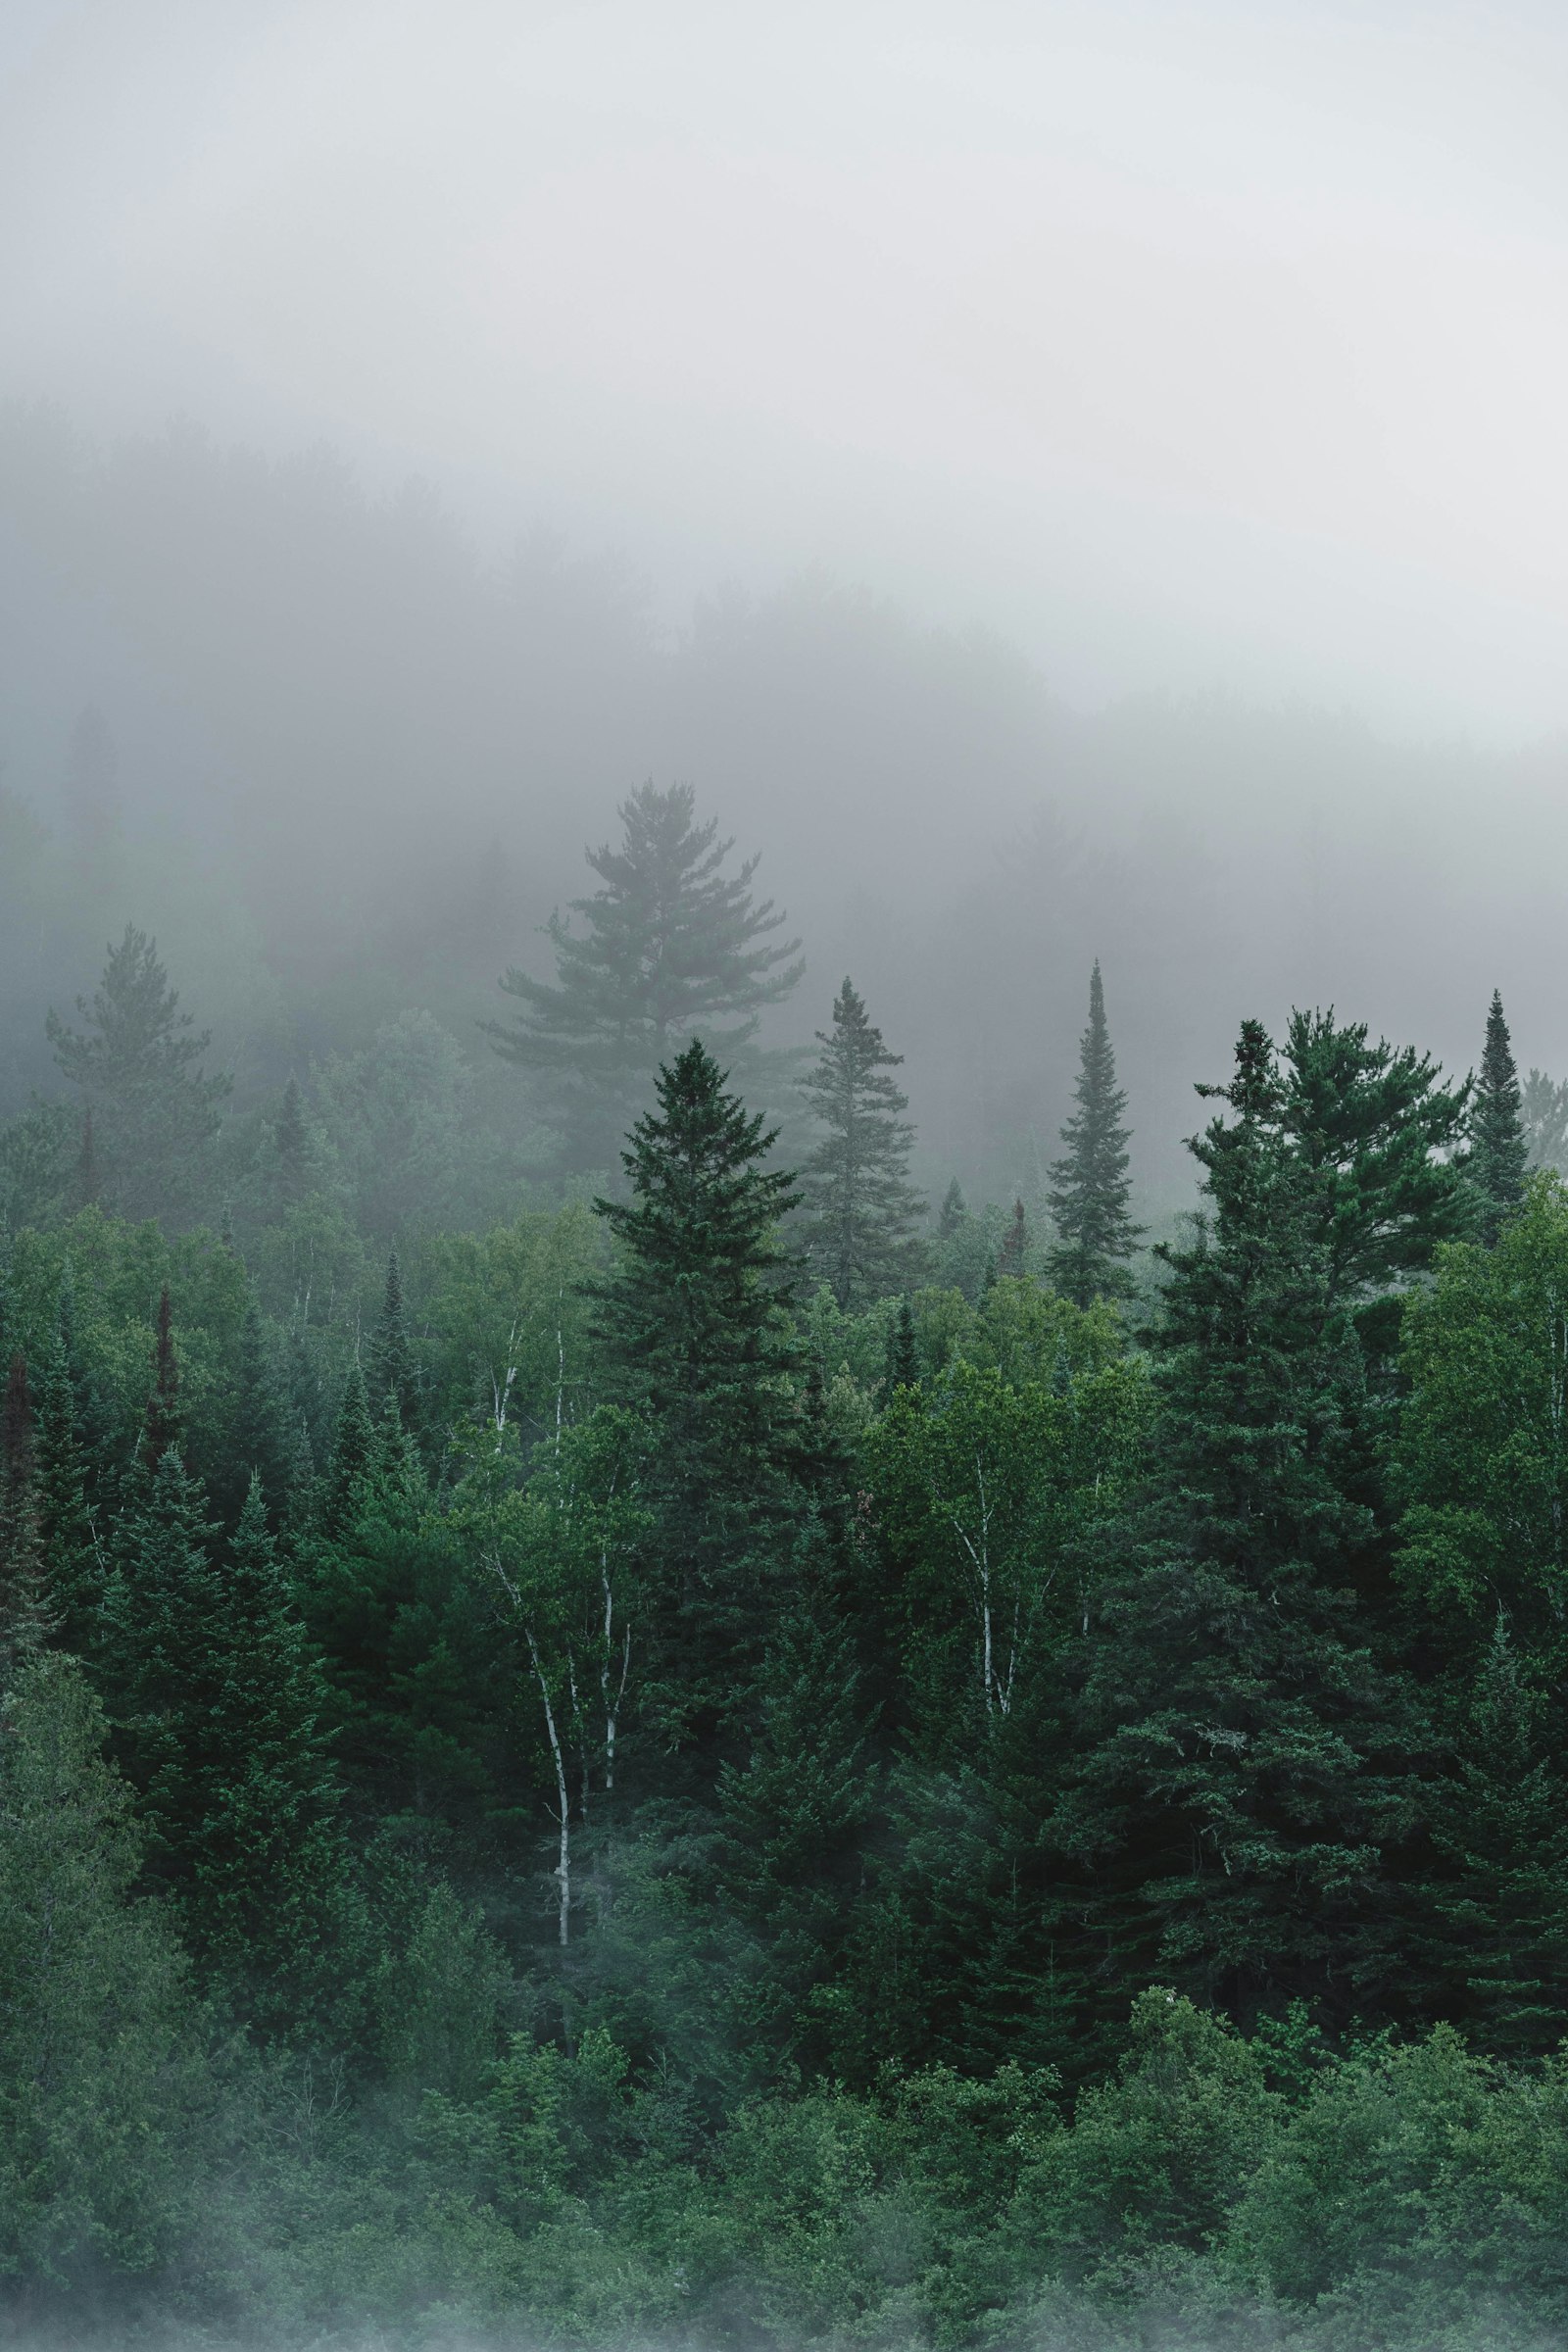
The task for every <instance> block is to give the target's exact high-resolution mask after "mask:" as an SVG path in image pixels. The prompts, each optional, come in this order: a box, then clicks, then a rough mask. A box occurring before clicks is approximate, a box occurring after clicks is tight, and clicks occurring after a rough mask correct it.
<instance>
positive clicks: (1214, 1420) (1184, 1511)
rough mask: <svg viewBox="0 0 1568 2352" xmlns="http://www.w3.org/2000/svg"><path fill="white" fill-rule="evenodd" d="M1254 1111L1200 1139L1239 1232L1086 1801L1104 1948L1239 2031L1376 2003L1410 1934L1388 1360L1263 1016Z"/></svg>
mask: <svg viewBox="0 0 1568 2352" xmlns="http://www.w3.org/2000/svg"><path fill="white" fill-rule="evenodd" d="M1203 1091H1204V1092H1207V1093H1210V1094H1213V1093H1218V1094H1219V1095H1220V1097H1221V1100H1222V1101H1223V1103H1224V1104H1225V1106H1226V1109H1227V1110H1228V1111H1229V1112H1230V1113H1231V1114H1232V1116H1230V1117H1229V1118H1227V1117H1225V1116H1224V1115H1223V1114H1221V1115H1220V1116H1218V1117H1216V1118H1215V1119H1214V1120H1213V1121H1212V1122H1211V1124H1210V1125H1209V1126H1208V1128H1207V1129H1206V1130H1205V1131H1204V1133H1203V1134H1202V1135H1201V1136H1200V1137H1199V1138H1197V1139H1195V1142H1194V1144H1193V1150H1194V1151H1195V1152H1196V1154H1197V1156H1198V1158H1199V1160H1200V1161H1201V1164H1202V1167H1203V1170H1204V1182H1205V1190H1206V1193H1207V1195H1208V1201H1209V1206H1210V1214H1211V1220H1212V1222H1211V1225H1210V1227H1209V1228H1208V1229H1207V1230H1201V1232H1200V1236H1199V1239H1198V1240H1197V1242H1196V1243H1195V1244H1194V1245H1193V1246H1192V1247H1190V1248H1187V1249H1183V1250H1168V1251H1165V1252H1163V1253H1162V1254H1164V1255H1165V1258H1166V1262H1167V1263H1168V1264H1169V1266H1170V1269H1171V1281H1170V1285H1169V1288H1168V1290H1167V1293H1166V1302H1165V1303H1166V1319H1165V1324H1164V1327H1163V1331H1162V1333H1161V1334H1160V1345H1159V1352H1158V1368H1157V1379H1158V1385H1159V1394H1160V1402H1161V1408H1162V1409H1161V1413H1160V1418H1159V1421H1158V1423H1157V1426H1156V1433H1155V1438H1156V1443H1155V1445H1154V1446H1153V1447H1152V1460H1153V1467H1152V1474H1151V1478H1150V1481H1149V1483H1148V1487H1147V1489H1146V1492H1145V1494H1144V1495H1143V1497H1142V1498H1141V1500H1140V1501H1139V1503H1138V1504H1137V1505H1136V1506H1135V1507H1134V1508H1133V1509H1132V1510H1130V1511H1129V1512H1128V1513H1127V1514H1126V1515H1124V1517H1123V1518H1122V1519H1121V1520H1120V1521H1119V1522H1117V1523H1113V1524H1112V1525H1111V1526H1110V1528H1109V1529H1108V1531H1107V1532H1106V1535H1105V1537H1104V1542H1103V1557H1104V1565H1105V1582H1104V1584H1103V1588H1102V1597H1101V1600H1100V1604H1099V1607H1098V1610H1097V1613H1096V1617H1095V1621H1094V1623H1093V1625H1092V1627H1091V1634H1090V1639H1089V1641H1088V1642H1086V1644H1085V1666H1084V1680H1083V1684H1082V1689H1081V1699H1080V1707H1081V1712H1080V1715H1079V1718H1078V1735H1079V1740H1080V1742H1081V1751H1082V1760H1081V1762H1080V1764H1079V1765H1078V1767H1077V1768H1076V1771H1075V1773H1074V1776H1073V1779H1074V1784H1075V1785H1074V1787H1073V1789H1072V1792H1071V1795H1070V1797H1069V1799H1068V1802H1067V1804H1066V1806H1065V1807H1064V1810H1063V1827H1064V1829H1065V1831H1066V1840H1067V1843H1068V1845H1069V1847H1070V1848H1071V1849H1072V1850H1074V1851H1075V1852H1076V1853H1077V1855H1078V1856H1079V1858H1080V1860H1081V1861H1082V1863H1083V1864H1084V1865H1085V1866H1086V1869H1087V1875H1088V1885H1087V1887H1086V1888H1085V1890H1084V1895H1083V1897H1082V1901H1083V1911H1082V1916H1083V1917H1084V1918H1086V1919H1087V1920H1089V1921H1092V1922H1093V1923H1094V1924H1093V1926H1092V1928H1091V1931H1090V1943H1091V1946H1092V1947H1093V1948H1095V1949H1097V1950H1098V1951H1099V1952H1100V1953H1101V1954H1102V1955H1106V1954H1114V1955H1115V1960H1116V1965H1117V1967H1118V1969H1119V1970H1120V1971H1121V1972H1122V1973H1123V1976H1124V1979H1125V1977H1127V1976H1131V1977H1135V1978H1136V1977H1139V1976H1148V1975H1151V1974H1160V1975H1164V1976H1166V1977H1167V1978H1168V1979H1169V1980H1170V1981H1174V1982H1177V1983H1179V1984H1180V1985H1182V1986H1183V1987H1184V1988H1187V1989H1190V1990H1191V1991H1192V1992H1193V1994H1194V1997H1195V1998H1197V1997H1201V1999H1203V2000H1204V2001H1205V2002H1209V2003H1214V2002H1219V2003H1224V2004H1226V2005H1228V2006H1230V2007H1231V2008H1232V2009H1233V2010H1235V2011H1236V2012H1237V2013H1238V2014H1239V2015H1243V2016H1246V2015H1250V2014H1251V2013H1252V2012H1253V2011H1254V2010H1255V2009H1256V2007H1258V2006H1259V2005H1263V2006H1273V2005H1275V2004H1277V2003H1280V2002H1282V2001H1283V2000H1285V1999H1286V1998H1288V1997H1290V1996H1292V1995H1295V1994H1299V1995H1302V1996H1304V1997H1307V1998H1313V1997H1321V1998H1332V1999H1334V2000H1336V2001H1337V2002H1338V2003H1339V2004H1340V2005H1341V2007H1342V2009H1343V2008H1345V2007H1348V2006H1350V2005H1354V2004H1355V2003H1357V2002H1372V2003H1375V2001H1376V2000H1377V1998H1378V1996H1379V1994H1380V1993H1381V1992H1382V1991H1383V1990H1384V1989H1385V1987H1386V1985H1387V1981H1388V1976H1389V1974H1390V1973H1391V1970H1392V1966H1393V1962H1394V1959H1395V1957H1396V1950H1397V1934H1398V1929H1397V1922H1396V1920H1395V1918H1394V1914H1393V1906H1392V1904H1391V1902H1390V1898H1389V1888H1388V1886H1387V1884H1386V1883H1385V1881H1384V1870H1383V1859H1382V1857H1383V1850H1384V1848H1385V1846H1386V1844H1387V1843H1388V1841H1389V1840H1391V1839H1394V1838H1397V1837H1398V1836H1399V1835H1400V1834H1401V1831H1402V1829H1403V1827H1404V1826H1405V1823H1406V1819H1407V1815H1408V1812H1409V1805H1410V1797H1409V1786H1410V1785H1409V1783H1408V1781H1407V1780H1406V1779H1405V1777H1404V1754H1405V1740H1406V1739H1407V1736H1408V1732H1407V1705H1406V1701H1405V1698H1404V1695H1403V1693H1402V1691H1401V1690H1400V1689H1399V1688H1398V1687H1397V1685H1392V1684H1390V1682H1389V1681H1388V1680H1387V1679H1386V1678H1385V1676H1384V1675H1383V1673H1382V1672H1381V1671H1380V1669H1379V1667H1378V1665H1377V1663H1376V1662H1375V1660H1374V1658H1373V1656H1372V1655H1371V1652H1370V1649H1369V1646H1368V1643H1367V1639H1366V1637H1365V1635H1364V1634H1363V1633H1362V1632H1361V1630H1360V1628H1359V1625H1358V1618H1357V1610H1356V1603H1355V1600H1354V1597H1353V1590H1352V1588H1353V1584H1354V1579H1355V1567H1356V1559H1357V1554H1358V1551H1359V1549H1360V1548H1361V1547H1362V1546H1364V1545H1365V1544H1366V1543H1367V1542H1368V1541H1369V1539H1370V1536H1371V1533H1372V1529H1371V1522H1370V1515H1369V1514H1368V1513H1367V1512H1366V1511H1365V1510H1364V1509H1363V1508H1362V1507H1361V1506H1360V1505H1359V1504H1358V1503H1357V1502H1356V1501H1355V1500H1354V1499H1353V1498H1352V1496H1351V1495H1350V1494H1349V1493H1348V1487H1349V1486H1351V1485H1353V1482H1354V1475H1355V1461H1356V1447H1355V1442H1354V1441H1355V1425H1356V1413H1357V1398H1358V1394H1359V1384H1360V1381H1361V1356H1360V1350H1359V1348H1357V1346H1356V1345H1355V1342H1354V1339H1353V1335H1352V1334H1351V1332H1350V1330H1349V1327H1348V1322H1347V1320H1346V1318H1345V1316H1344V1314H1343V1313H1337V1312H1336V1311H1335V1310H1334V1309H1333V1307H1332V1304H1331V1299H1330V1285H1329V1269H1328V1263H1327V1253H1326V1251H1325V1250H1324V1249H1323V1248H1322V1246H1321V1244H1320V1243H1315V1242H1314V1239H1313V1235H1312V1211H1313V1205H1314V1201H1313V1192H1312V1185H1311V1179H1310V1176H1309V1174H1308V1172H1307V1170H1306V1169H1305V1168H1304V1166H1303V1164H1302V1161H1301V1158H1300V1155H1299V1153H1298V1152H1296V1150H1295V1149H1294V1147H1293V1145H1292V1142H1291V1139H1290V1137H1289V1136H1288V1134H1287V1133H1286V1132H1285V1130H1284V1125H1283V1112H1284V1092H1283V1089H1282V1086H1281V1083H1280V1079H1279V1074H1278V1071H1277V1067H1276V1063H1275V1056H1274V1053H1273V1049H1272V1047H1271V1045H1270V1043H1269V1040H1268V1038H1267V1036H1266V1035H1265V1034H1264V1032H1263V1030H1262V1028H1261V1027H1260V1026H1259V1024H1258V1023H1256V1022H1255V1021H1249V1022H1247V1023H1245V1024H1244V1026H1243V1029H1242V1034H1241V1040H1240V1043H1239V1045H1238V1048H1237V1055H1236V1073H1235V1077H1234V1079H1233V1081H1232V1083H1231V1085H1230V1086H1229V1087H1227V1088H1225V1089H1222V1090H1220V1089H1205V1090H1203Z"/></svg>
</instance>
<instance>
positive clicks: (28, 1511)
mask: <svg viewBox="0 0 1568 2352" xmlns="http://www.w3.org/2000/svg"><path fill="white" fill-rule="evenodd" d="M50 1625H51V1612H50V1607H49V1592H48V1579H47V1574H46V1569H45V1562H44V1550H43V1531H42V1528H41V1525H40V1519H39V1510H38V1479H37V1468H36V1463H35V1460H34V1450H33V1426H32V1401H31V1398H30V1397H29V1396H28V1393H27V1364H26V1358H25V1356H23V1355H22V1354H20V1353H18V1354H17V1355H14V1356H13V1357H12V1359H11V1370H10V1374H9V1376H8V1378H7V1380H6V1387H5V1396H4V1400H3V1401H0V1686H3V1685H4V1684H5V1683H6V1682H8V1681H9V1680H10V1679H11V1678H12V1676H14V1674H15V1673H16V1671H17V1669H18V1666H19V1665H20V1664H21V1663H22V1661H23V1660H25V1658H27V1657H28V1656H30V1654H31V1653H32V1652H33V1651H34V1650H36V1649H37V1647H38V1646H39V1644H40V1643H41V1642H42V1641H43V1640H44V1637H45V1635H46V1634H47V1633H48V1631H49V1630H50Z"/></svg>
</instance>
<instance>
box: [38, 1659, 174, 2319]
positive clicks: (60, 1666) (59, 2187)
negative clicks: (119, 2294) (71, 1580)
mask: <svg viewBox="0 0 1568 2352" xmlns="http://www.w3.org/2000/svg"><path fill="white" fill-rule="evenodd" d="M104 1728H105V1727H104V1719H103V1712H102V1709H101V1708H100V1706H99V1703H98V1700H97V1699H96V1697H95V1696H94V1694H93V1692H92V1690H91V1688H90V1687H89V1685H88V1683H87V1681H86V1678H85V1676H84V1675H83V1673H82V1671H81V1668H80V1666H79V1665H78V1664H77V1662H76V1660H75V1659H73V1658H69V1657H63V1656H60V1655H58V1654H53V1653H51V1652H48V1651H44V1652H41V1653H39V1654H37V1655H35V1656H34V1657H32V1658H31V1659H29V1660H28V1662H27V1663H26V1665H25V1667H24V1668H23V1670H22V1671H21V1672H20V1673H19V1675H18V1676H17V1678H16V1681H15V1683H14V1685H13V1687H12V1689H11V1690H10V1691H9V1692H8V1693H7V1694H6V1697H5V1701H4V1711H3V1715H0V2082H3V2083H4V2085H5V2095H4V2097H3V2098H0V2180H4V2181H5V2184H6V2190H5V2195H4V2197H3V2198H0V2272H3V2273H4V2275H5V2277H6V2278H7V2280H8V2284H10V2286H11V2287H12V2290H13V2292H15V2290H16V2289H17V2287H19V2286H20V2287H21V2289H22V2294H23V2297H24V2298H27V2299H30V2296H29V2288H28V2282H29V2280H31V2281H47V2282H49V2283H50V2284H52V2285H54V2286H56V2287H57V2288H58V2287H60V2286H62V2285H65V2284H66V2282H67V2281H73V2282H76V2283H77V2291H78V2293H79V2291H80V2285H79V2282H80V2281H82V2280H83V2279H91V2280H99V2279H104V2278H113V2277H114V2276H115V2273H116V2272H117V2271H119V2272H120V2273H121V2275H122V2276H123V2275H124V2274H125V2273H127V2272H128V2273H130V2274H131V2275H134V2274H135V2273H136V2272H137V2271H138V2270H141V2269H143V2268H144V2267H145V2266H146V2264H147V2263H148V2260H149V2258H150V2256H151V2255H152V2254H154V2253H155V2251H156V2250H157V2249H158V2248H159V2247H160V2245H162V2244H167V2243H168V2242H169V2238H170V2234H171V2226H172V2223H173V2222H174V2221H175V2220H176V2219H177V2218H178V2217H180V2215H181V2213H182V2210H184V2209H186V2207H187V2199H188V2183H189V2181H190V2180H191V2178H192V2177H193V2175H194V2174H195V2173H196V2172H197V2171H198V2170H199V2168H200V2165H201V2156H200V2154H199V2152H198V2151H199V2148H200V2145H201V2141H200V2136H199V2134H200V2122H199V2118H200V2116H201V2112H202V2108H203V2105H204V2104H206V2105H208V2107H209V2110H210V2100H211V2082H210V2081H209V2080H204V2069H203V2056H202V2034H201V2021H200V2020H199V2019H198V2018H197V2016H196V2014H195V2010H194V2004H193V2003H192V2001H191V1999H190V1993H189V1985H188V1974H189V1972H188V1966H187V1963H186V1961H185V1959H184V1956H183V1954H182V1953H181V1952H180V1950H179V1946H178V1944H177V1942H176V1940H175V1937H174V1935H173V1933H172V1925H171V1923H170V1921H169V1920H168V1918H167V1917H166V1916H165V1914H164V1913H163V1910H162V1908H161V1906H160V1905H158V1904H157V1903H154V1902H150V1901H148V1900H147V1899H146V1898H145V1897H144V1896H142V1895H140V1894H139V1893H138V1891H137V1879H138V1875H139V1871H140V1864H141V1846H142V1840H141V1837H140V1833H139V1831H138V1829H137V1826H136V1823H135V1819H134V1816H133V1813H132V1809H131V1802H130V1791H129V1790H128V1789H126V1787H125V1785H124V1783H123V1781H122V1779H121V1778H120V1775H119V1774H118V1773H117V1772H116V1771H115V1769H114V1768H113V1766H112V1765H110V1764H109V1763H107V1762H106V1761H105V1759H104V1756H103V1753H102V1748H103V1741H104ZM34 2291H35V2290H34ZM68 2291H69V2289H68ZM73 2299H74V2298H73ZM24 2307H25V2306H24ZM33 2308H34V2309H35V2310H36V2309H37V2305H36V2304H34V2306H33ZM57 2308H58V2306H57ZM66 2308H69V2304H68V2305H67V2306H66ZM20 2316H21V2315H20V2311H19V2312H18V2317H19V2319H20Z"/></svg>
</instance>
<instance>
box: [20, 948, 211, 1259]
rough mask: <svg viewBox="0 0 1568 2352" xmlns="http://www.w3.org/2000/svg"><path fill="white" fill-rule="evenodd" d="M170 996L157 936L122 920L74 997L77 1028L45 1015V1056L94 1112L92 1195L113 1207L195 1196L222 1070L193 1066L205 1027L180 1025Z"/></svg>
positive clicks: (138, 1207) (182, 1206)
mask: <svg viewBox="0 0 1568 2352" xmlns="http://www.w3.org/2000/svg"><path fill="white" fill-rule="evenodd" d="M178 1005H179V999H178V996H177V995H176V993H175V991H174V990H173V989H172V988H171V987H170V985H169V974H168V973H167V971H166V970H165V969H164V966H163V965H162V963H160V961H159V959H158V943H157V941H156V940H153V939H149V938H148V936H147V934H146V932H144V931H138V930H137V929H136V927H135V925H134V924H133V923H127V924H126V926H125V934H124V937H123V939H122V941H121V942H120V944H119V946H118V947H111V948H110V950H109V960H108V962H107V964H106V965H105V966H104V975H103V978H102V980H101V981H100V983H99V985H98V988H97V990H96V992H95V993H94V995H93V997H92V999H91V1000H90V1001H89V1000H88V999H86V998H85V997H78V998H77V1000H76V1009H77V1011H78V1012H79V1013H80V1014H81V1015H82V1017H83V1019H84V1020H85V1022H86V1023H87V1026H86V1028H85V1030H76V1029H72V1028H69V1027H68V1026H67V1025H66V1023H65V1022H64V1021H62V1020H61V1019H60V1017H59V1015H58V1014H57V1013H54V1012H51V1013H50V1015H49V1019H48V1024H47V1027H48V1034H49V1042H50V1044H51V1045H52V1046H53V1047H54V1050H55V1059H56V1061H57V1062H58V1063H59V1064H60V1067H61V1069H62V1070H63V1071H64V1073H65V1075H66V1076H67V1077H68V1078H69V1079H71V1081H72V1082H73V1085H76V1086H79V1087H80V1088H81V1090H82V1092H83V1094H84V1095H85V1097H86V1099H87V1101H86V1107H87V1109H88V1111H89V1112H90V1113H91V1114H92V1117H93V1119H94V1122H95V1124H94V1127H93V1129H92V1132H91V1137H90V1141H91V1144H92V1151H93V1174H94V1182H95V1184H96V1185H97V1188H98V1193H99V1196H100V1197H101V1198H102V1199H103V1200H104V1201H105V1204H106V1205H107V1206H109V1207H111V1208H114V1209H116V1210H117V1211H118V1212H119V1213H120V1214H121V1215H123V1216H127V1217H138V1218H139V1217H163V1218H170V1217H175V1218H177V1217H179V1216H180V1215H183V1214H184V1213H185V1212H186V1211H188V1210H189V1209H190V1208H191V1207H192V1206H193V1205H194V1204H196V1203H197V1202H198V1201H199V1200H200V1198H201V1194H202V1189H203V1182H204V1178H205V1175H206V1171H207V1164H208V1159H209V1155H210V1152H211V1147H212V1144H213V1141H214V1139H215V1137H216V1136H217V1133H218V1128H219V1123H220V1120H221V1109H222V1104H223V1102H224V1100H225V1098H226V1097H227V1095H228V1092H229V1081H228V1079H227V1078H226V1077H223V1076H221V1075H220V1076H217V1077H209V1076H207V1075H206V1073H205V1072H204V1071H203V1070H202V1068H201V1066H200V1065H201V1058H202V1055H203V1054H205V1053H206V1051H207V1049H208V1047H209V1045H210V1044H211V1043H212V1036H211V1032H210V1031H208V1030H205V1029H204V1030H202V1031H200V1032H198V1033H197V1034H195V1035H189V1034H187V1032H188V1031H190V1029H191V1016H190V1014H189V1013H187V1012H180V1011H179V1009H178ZM88 1140H89V1139H88V1138H87V1137H85V1136H84V1145H85V1143H86V1142H87V1141H88ZM85 1164H86V1152H85V1149H84V1152H83V1167H85ZM81 1182H82V1174H81V1171H80V1170H78V1189H79V1188H80V1184H81Z"/></svg>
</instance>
